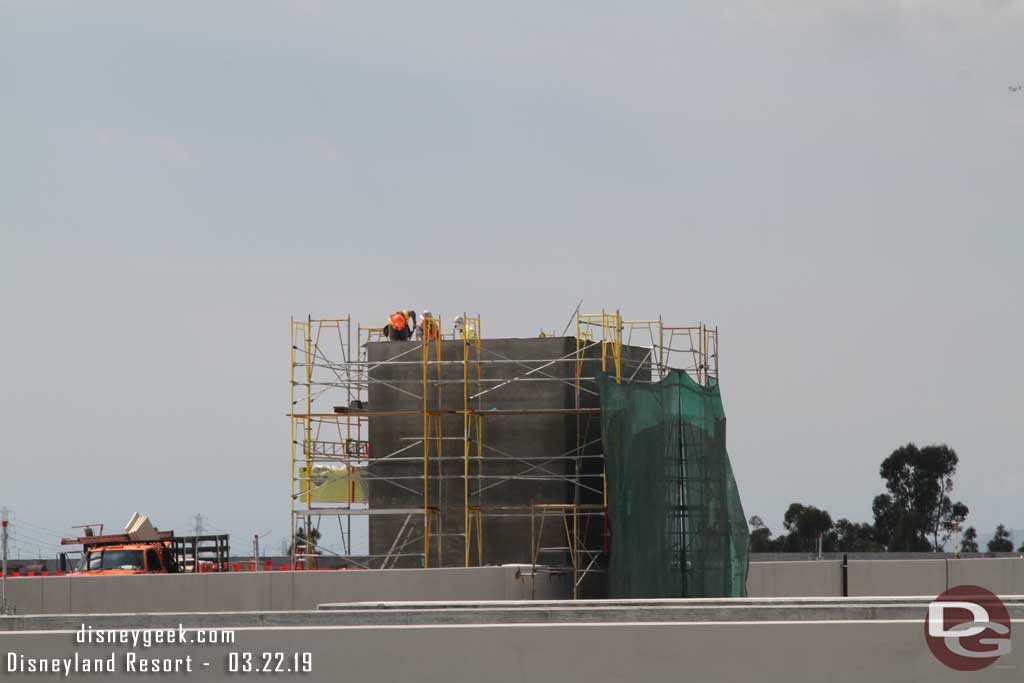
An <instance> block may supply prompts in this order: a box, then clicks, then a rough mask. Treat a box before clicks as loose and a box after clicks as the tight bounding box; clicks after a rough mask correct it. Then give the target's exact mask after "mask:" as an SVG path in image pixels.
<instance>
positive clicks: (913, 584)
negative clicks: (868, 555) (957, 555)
mask: <svg viewBox="0 0 1024 683" xmlns="http://www.w3.org/2000/svg"><path fill="white" fill-rule="evenodd" d="M849 565H850V568H849V591H850V595H851V596H858V595H864V596H869V595H931V596H934V595H938V594H939V593H941V592H943V591H944V590H946V588H947V585H948V584H947V574H946V571H947V567H946V560H912V561H909V562H901V561H887V560H856V561H854V560H851V561H850V563H849Z"/></svg>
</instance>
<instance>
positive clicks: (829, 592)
mask: <svg viewBox="0 0 1024 683" xmlns="http://www.w3.org/2000/svg"><path fill="white" fill-rule="evenodd" d="M962 584H971V585H977V586H982V587H983V588H987V589H989V590H991V591H992V592H994V593H997V594H999V595H1024V559H977V560H941V559H940V560H851V561H850V562H849V569H848V576H847V585H848V590H849V595H850V596H851V597H858V596H887V595H924V596H934V595H938V594H939V593H941V592H942V591H944V590H946V589H947V588H950V587H953V586H957V585H962ZM7 591H8V601H9V602H12V603H13V604H14V605H15V607H16V609H17V611H18V613H19V614H100V613H118V612H155V613H159V612H171V611H175V612H209V611H253V610H305V609H315V608H316V606H317V605H318V604H321V603H327V602H365V601H415V600H528V599H530V598H531V597H536V598H537V599H560V598H566V597H569V595H570V589H569V586H568V582H567V577H563V576H555V575H551V574H546V573H541V574H539V575H538V576H537V583H536V587H535V590H534V586H533V585H532V578H531V577H530V568H529V567H522V568H516V567H482V568H473V569H456V568H452V569H426V570H424V569H391V570H386V571H319V572H257V573H238V574H235V573H231V574H177V575H159V576H145V575H142V576H50V577H20V578H10V579H8V581H7ZM747 594H748V595H749V596H750V597H840V596H842V594H843V586H842V562H840V561H836V560H820V561H793V562H754V563H751V565H750V572H749V574H748V576H747Z"/></svg>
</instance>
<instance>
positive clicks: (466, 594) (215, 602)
mask: <svg viewBox="0 0 1024 683" xmlns="http://www.w3.org/2000/svg"><path fill="white" fill-rule="evenodd" d="M534 594H535V595H536V596H537V597H538V598H541V599H545V598H548V599H550V598H563V597H568V596H569V594H570V592H569V588H568V580H567V578H566V577H564V576H562V575H552V574H549V573H544V572H540V573H538V576H537V579H536V585H535V586H534V585H533V583H532V579H531V577H530V567H512V566H510V567H482V568H473V569H465V568H461V569H456V568H452V569H391V570H387V571H308V572H277V571H275V572H255V573H237V574H236V573H230V574H169V575H168V574H164V575H137V576H50V577H20V578H9V579H8V580H7V599H8V602H9V603H11V604H13V605H14V607H15V609H16V610H17V613H18V614H97V613H104V612H106V613H110V612H117V613H120V612H150V613H160V612H207V611H251V610H303V609H306V610H308V609H315V608H316V606H317V605H318V604H320V603H324V602H362V601H366V600H523V599H529V598H530V597H531V595H534Z"/></svg>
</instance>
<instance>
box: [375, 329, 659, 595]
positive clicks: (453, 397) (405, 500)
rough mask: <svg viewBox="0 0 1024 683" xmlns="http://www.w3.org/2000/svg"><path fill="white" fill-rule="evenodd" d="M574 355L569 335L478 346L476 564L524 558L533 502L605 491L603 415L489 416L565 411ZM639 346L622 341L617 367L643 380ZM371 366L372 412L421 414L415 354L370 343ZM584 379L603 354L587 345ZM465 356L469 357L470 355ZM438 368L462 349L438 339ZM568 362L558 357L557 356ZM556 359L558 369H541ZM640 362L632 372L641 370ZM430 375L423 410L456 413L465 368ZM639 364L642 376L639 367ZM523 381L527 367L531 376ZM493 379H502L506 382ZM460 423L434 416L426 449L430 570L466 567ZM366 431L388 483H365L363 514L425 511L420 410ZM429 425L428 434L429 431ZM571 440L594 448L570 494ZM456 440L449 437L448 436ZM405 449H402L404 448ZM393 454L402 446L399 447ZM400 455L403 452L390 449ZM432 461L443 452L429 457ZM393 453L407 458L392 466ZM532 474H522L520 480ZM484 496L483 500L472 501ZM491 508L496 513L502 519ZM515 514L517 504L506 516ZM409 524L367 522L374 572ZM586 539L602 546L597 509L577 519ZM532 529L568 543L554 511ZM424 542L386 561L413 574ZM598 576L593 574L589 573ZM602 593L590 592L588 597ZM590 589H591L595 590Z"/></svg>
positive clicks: (389, 519)
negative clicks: (479, 530) (436, 522)
mask: <svg viewBox="0 0 1024 683" xmlns="http://www.w3.org/2000/svg"><path fill="white" fill-rule="evenodd" d="M575 351H576V340H575V338H573V337H547V338H526V339H484V340H482V355H481V360H483V361H484V362H485V363H486V364H485V365H484V370H483V382H482V383H481V384H480V385H479V390H481V391H482V390H486V393H485V394H483V395H482V396H481V397H480V398H479V400H474V401H472V405H473V407H474V408H476V409H479V410H482V411H485V412H484V419H483V422H484V424H483V435H484V436H483V444H484V448H483V451H482V457H481V458H479V459H478V458H477V451H476V444H475V442H474V443H473V444H471V457H470V461H469V467H470V477H471V479H470V500H471V503H470V504H471V505H476V506H480V507H482V508H484V509H485V510H487V511H489V512H486V513H485V514H484V518H483V520H484V521H483V564H485V565H488V564H496V565H501V564H508V563H528V562H530V561H531V557H530V543H531V519H530V515H529V507H530V505H531V504H534V503H555V504H560V503H571V502H574V500H576V502H579V503H583V504H587V503H591V504H601V495H600V492H601V491H602V490H603V488H604V485H603V479H602V476H603V466H602V460H601V458H600V455H601V453H602V448H601V445H600V436H601V431H600V418H599V417H598V416H596V415H583V416H581V417H580V418H579V420H577V416H576V415H574V414H564V413H554V414H543V415H541V414H507V413H505V414H503V413H501V412H496V413H494V414H488V413H487V412H486V411H491V410H496V411H506V410H523V409H530V410H534V409H567V408H572V407H574V406H575V389H574V381H573V378H574V362H572V360H571V357H572V355H573V354H574V353H575ZM648 353H649V351H648V350H647V349H643V348H639V347H632V346H624V347H623V348H622V357H623V362H624V366H623V367H624V370H623V372H624V373H625V372H627V370H626V369H627V368H628V373H629V375H631V376H635V377H636V378H637V379H649V378H650V370H649V364H648V365H647V366H642V365H641V361H642V360H644V359H646V358H647V355H648ZM367 355H368V360H369V362H370V364H371V370H370V378H371V380H372V381H371V384H370V390H369V406H370V410H371V411H372V412H383V411H387V412H403V411H419V410H421V409H422V402H421V400H420V399H418V398H417V396H421V395H422V393H423V366H422V347H421V346H420V345H418V344H414V343H408V342H398V343H394V342H377V343H371V344H368V345H367ZM584 356H585V358H586V360H585V361H584V362H583V369H582V371H581V375H582V376H583V377H585V378H587V377H589V378H592V377H593V376H594V375H595V373H596V372H597V371H598V370H600V360H599V359H600V347H599V346H596V347H592V348H590V349H588V350H587V351H586V353H585V354H584ZM475 357H476V356H475V351H473V350H471V359H473V358H475ZM441 358H442V360H443V361H461V360H462V358H463V343H462V342H461V341H445V342H442V343H441ZM563 358H564V359H567V360H563V361H556V359H563ZM491 361H494V362H491ZM550 361H555V362H550ZM637 366H640V367H639V369H638V367H637ZM437 367H438V366H432V367H431V369H430V373H431V374H430V385H429V390H428V392H427V396H428V401H429V405H430V407H431V408H432V409H439V410H461V409H462V408H463V392H462V387H463V385H462V381H463V367H462V364H461V362H455V363H452V364H451V365H441V366H440V367H441V369H442V371H441V374H440V378H439V379H440V381H438V375H437V373H436V369H437ZM645 367H646V369H645ZM538 368H539V370H538V371H537V372H534V373H532V374H531V375H530V376H526V377H524V375H525V373H526V372H528V371H529V370H531V369H538ZM475 377H476V375H475V366H472V365H471V368H470V378H471V390H472V391H478V389H477V385H476V383H475ZM514 378H518V379H515V381H510V382H508V383H502V380H512V379H514ZM583 386H584V388H585V391H583V392H582V394H581V398H582V407H584V408H586V407H597V406H598V398H597V396H596V394H595V393H594V392H595V391H596V383H595V382H594V380H593V379H587V380H584V381H583ZM462 420H463V418H462V416H461V415H450V416H442V417H441V418H440V431H441V434H442V435H443V437H444V438H443V440H442V442H441V446H440V450H439V449H438V443H437V441H432V442H431V465H430V481H429V486H430V495H429V499H430V505H431V506H432V507H435V508H437V509H438V510H439V511H440V525H441V529H440V533H437V530H436V529H435V530H434V531H433V532H432V533H433V534H434V538H436V539H438V542H437V543H436V544H434V543H432V544H431V546H432V547H431V559H430V562H431V565H432V566H461V565H462V564H463V562H464V552H465V545H464V544H465V541H464V530H465V524H464V510H463V501H464V489H463V481H464V480H463V478H462V477H463V472H464V467H465V464H464V461H463V441H462V440H461V437H462V435H463V432H464V427H463V422H462ZM369 422H370V426H369V440H370V452H371V458H372V459H373V464H372V465H371V468H370V471H371V473H372V475H373V477H374V478H390V479H392V480H393V481H383V480H380V479H376V480H371V483H370V485H369V487H370V488H369V498H370V507H371V508H372V509H399V510H409V509H420V510H421V509H422V507H423V497H422V491H423V482H422V476H423V464H422V459H421V458H422V454H423V448H422V445H420V443H418V442H420V440H421V439H422V436H423V420H422V418H421V417H420V416H418V415H413V416H403V415H398V416H388V417H371V418H370V421H369ZM431 429H432V430H433V431H434V433H437V427H436V426H432V427H431ZM577 434H579V441H580V443H584V444H585V443H590V442H594V443H593V444H592V445H591V446H590V447H589V448H586V449H585V451H584V455H585V456H588V457H585V458H584V459H583V460H582V463H581V465H582V474H581V477H580V479H581V484H582V486H580V496H579V499H578V500H577V499H576V498H575V496H574V493H575V492H574V490H573V487H572V485H571V484H570V483H569V482H568V481H567V480H566V479H565V478H566V477H568V476H569V475H571V474H573V468H574V466H573V464H572V463H571V462H570V461H569V460H568V459H564V458H563V459H559V457H560V456H564V455H565V454H567V453H571V452H572V450H573V449H575V448H576V446H577ZM453 437H455V438H453ZM410 445H411V446H413V447H412V448H407V447H409V446H410ZM402 448H406V450H404V451H401V449H402ZM399 451H401V452H399ZM439 455H440V457H438V456H439ZM399 457H401V458H403V459H404V460H399V459H398V458H399ZM525 477H529V478H525ZM479 490H482V495H479V496H477V495H474V493H475V492H476V491H479ZM498 508H502V510H501V512H500V514H499V513H498V510H497V509H498ZM512 508H517V509H515V510H514V509H512ZM409 521H410V524H409V525H408V526H406V527H405V532H404V534H403V536H402V539H401V540H402V542H404V541H407V540H414V539H416V538H418V537H419V538H421V537H422V525H423V516H422V514H416V515H413V516H412V517H410V518H409ZM405 523H406V515H405V514H397V515H374V516H371V518H370V554H371V555H373V556H375V560H374V564H373V566H379V564H378V563H379V562H380V561H381V560H380V558H382V557H383V556H385V555H387V554H388V553H389V552H390V551H391V549H392V547H393V545H394V540H395V538H396V536H398V535H399V533H400V532H401V531H402V529H403V525H404V524H405ZM579 523H580V526H581V527H582V528H584V529H585V530H586V531H585V533H586V535H587V546H588V547H592V548H596V547H600V545H601V544H602V542H603V539H602V538H601V533H602V532H603V526H604V525H603V519H602V518H601V517H600V515H599V514H598V513H590V514H589V515H587V516H586V517H585V518H584V519H582V520H581V521H580V522H579ZM534 533H537V534H541V533H542V534H543V538H542V539H541V541H540V543H539V545H541V546H542V547H545V548H561V547H565V546H566V545H567V542H566V539H565V532H564V527H563V523H562V517H561V515H560V514H559V515H555V514H551V515H549V516H548V518H547V519H546V520H545V521H544V524H543V529H541V525H540V522H539V521H537V523H536V524H535V530H534ZM421 551H422V541H415V542H413V543H411V544H410V545H409V546H407V548H406V549H405V550H404V551H403V552H405V553H407V554H408V556H406V557H402V558H400V559H398V561H397V562H396V563H395V564H393V565H390V566H399V567H417V566H420V564H421V559H420V557H419V556H418V555H417V553H420V552H421ZM476 556H477V548H476V546H474V547H473V548H472V549H471V561H472V562H474V563H475V560H476ZM539 562H541V563H544V564H548V565H556V566H567V565H568V564H569V558H568V556H567V555H565V554H564V553H558V552H547V553H545V554H544V555H543V556H541V557H540V558H539ZM595 576H597V575H595ZM595 591H603V587H601V586H595V587H594V589H593V590H591V591H590V593H591V594H595ZM598 594H599V593H598Z"/></svg>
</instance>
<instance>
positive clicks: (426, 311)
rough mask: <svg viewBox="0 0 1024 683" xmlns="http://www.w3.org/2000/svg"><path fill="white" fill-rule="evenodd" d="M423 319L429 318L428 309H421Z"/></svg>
mask: <svg viewBox="0 0 1024 683" xmlns="http://www.w3.org/2000/svg"><path fill="white" fill-rule="evenodd" d="M423 317H424V318H429V317H430V309H429V308H424V309H423Z"/></svg>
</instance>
